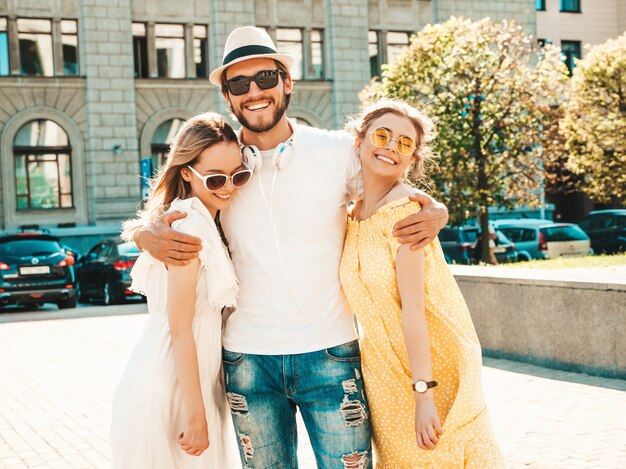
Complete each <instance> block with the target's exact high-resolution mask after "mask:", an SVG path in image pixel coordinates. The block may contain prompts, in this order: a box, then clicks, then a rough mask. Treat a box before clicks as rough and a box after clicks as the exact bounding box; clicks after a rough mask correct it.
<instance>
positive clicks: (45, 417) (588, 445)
mask: <svg viewBox="0 0 626 469" xmlns="http://www.w3.org/2000/svg"><path fill="white" fill-rule="evenodd" d="M111 308H115V309H114V310H113V309H111ZM144 308H145V306H144V305H131V306H124V307H110V308H109V309H105V308H84V309H81V310H72V311H68V312H58V313H57V312H52V311H44V312H37V313H10V314H7V313H4V314H0V377H1V379H0V468H3V469H4V468H6V469H17V468H46V469H48V468H52V469H53V468H63V469H65V468H76V469H80V468H104V467H109V460H110V450H109V445H108V427H109V422H110V416H109V413H110V405H111V395H112V392H113V388H114V386H115V384H116V382H117V378H118V376H119V375H120V373H121V371H122V369H123V367H124V365H125V360H126V357H127V356H128V354H129V353H130V350H131V348H132V346H133V344H134V342H135V340H136V339H137V337H138V335H139V334H140V332H141V330H142V327H143V324H144V322H145V319H146V316H145V315H144V314H127V313H137V312H141V311H142V310H143V309H144ZM109 313H115V315H111V316H109V315H108V314H109ZM120 313H125V314H120ZM49 317H55V319H50V320H45V319H47V318H49ZM24 319H28V321H23V320H24ZM42 319H43V320H42ZM582 345H583V344H581V346H582ZM483 378H484V384H485V392H486V395H487V401H488V403H489V408H490V412H491V416H492V420H493V424H494V427H495V432H496V435H497V437H498V440H499V443H500V445H501V447H502V450H503V451H504V453H505V455H506V458H507V461H508V463H509V466H510V468H511V469H517V468H537V469H557V468H567V469H570V468H602V469H609V468H623V467H626V381H620V380H612V379H604V378H597V377H591V376H587V375H580V374H575V373H568V372H561V371H555V370H548V369H544V368H539V367H536V366H532V365H527V364H520V363H515V362H510V361H505V360H494V359H486V360H485V368H484V375H483ZM300 442H301V443H300V450H299V455H300V467H302V468H303V469H309V468H314V467H315V465H314V460H313V456H312V453H311V449H310V446H309V445H308V442H307V439H306V437H305V436H304V435H303V436H302V437H301V438H300Z"/></svg>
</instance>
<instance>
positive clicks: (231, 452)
mask: <svg viewBox="0 0 626 469" xmlns="http://www.w3.org/2000/svg"><path fill="white" fill-rule="evenodd" d="M170 210H171V211H173V210H178V211H180V212H186V213H187V217H186V218H184V219H182V220H178V221H176V222H174V224H173V225H172V227H173V228H174V229H176V230H177V231H181V232H184V233H188V234H191V235H194V236H198V237H200V238H202V249H201V251H200V263H201V268H200V271H199V273H198V282H197V287H196V296H197V300H196V312H195V316H194V320H193V335H194V338H195V341H196V347H197V352H198V366H199V372H200V385H201V388H202V396H203V399H204V405H205V410H206V418H207V424H208V431H209V442H210V446H209V448H208V449H207V450H206V451H205V452H204V453H203V454H202V455H201V456H200V457H196V456H190V455H188V454H187V453H185V452H184V451H183V450H182V449H181V448H180V446H179V444H178V436H179V434H180V433H181V432H182V431H183V427H184V408H183V401H182V393H181V389H180V386H179V385H178V383H177V376H176V368H175V363H174V356H173V350H172V345H171V338H170V329H169V323H168V314H167V276H168V271H167V269H166V268H165V265H164V264H163V263H162V262H160V261H157V260H156V259H154V258H153V257H152V256H150V254H148V253H147V252H144V253H142V254H141V255H140V256H139V258H138V259H137V262H136V263H135V266H134V267H133V270H132V272H131V277H132V279H133V282H132V286H131V289H132V290H133V291H136V292H139V293H142V294H145V295H146V296H147V299H148V311H149V316H148V321H147V324H146V327H145V330H144V332H143V335H142V336H141V338H140V339H139V342H138V343H137V345H136V346H135V349H134V350H133V352H132V354H131V356H130V359H129V361H128V364H127V366H126V370H125V371H124V373H123V375H122V378H121V379H120V382H119V384H118V386H117V389H116V391H115V395H114V398H113V409H112V422H111V452H112V456H113V460H112V461H113V468H114V469H144V468H145V469H161V468H162V469H218V468H219V469H231V468H238V467H241V466H240V463H239V457H238V449H237V443H236V440H235V433H234V429H233V426H232V423H231V417H230V411H229V407H228V403H227V400H226V395H225V391H224V382H223V374H222V359H221V358H222V341H221V333H222V317H221V311H222V308H223V307H224V306H235V302H236V296H237V278H236V276H235V270H234V268H233V264H232V262H231V260H230V257H229V256H228V252H227V250H226V248H225V247H224V245H223V244H222V240H221V238H220V236H219V233H218V230H217V227H216V226H215V222H214V221H213V218H212V216H211V214H210V212H209V211H208V210H207V209H206V207H205V206H204V205H203V204H202V202H201V201H200V200H199V199H197V198H195V197H194V198H190V199H185V200H175V201H174V202H172V204H171V208H170Z"/></svg>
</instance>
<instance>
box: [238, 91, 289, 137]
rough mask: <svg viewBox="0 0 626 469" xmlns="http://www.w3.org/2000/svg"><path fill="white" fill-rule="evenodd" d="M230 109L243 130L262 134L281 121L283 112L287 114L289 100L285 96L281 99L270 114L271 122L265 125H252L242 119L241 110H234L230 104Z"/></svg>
mask: <svg viewBox="0 0 626 469" xmlns="http://www.w3.org/2000/svg"><path fill="white" fill-rule="evenodd" d="M247 104H249V103H247ZM230 107H231V109H232V111H233V114H234V115H235V117H236V118H237V120H238V121H239V123H240V124H241V125H242V126H243V127H244V128H246V129H248V130H249V131H251V132H255V133H263V132H267V131H268V130H271V129H273V128H274V127H275V126H276V124H278V122H279V121H280V119H282V117H283V115H284V114H285V112H287V107H289V100H288V99H287V96H285V95H283V96H282V97H281V100H280V103H278V105H277V106H276V109H275V110H274V113H273V114H272V118H271V120H270V121H269V122H267V123H263V122H260V123H256V124H253V123H252V122H250V121H249V120H248V119H246V118H245V117H244V115H243V111H242V110H241V109H235V108H234V107H233V105H232V104H231V106H230ZM242 107H243V106H242Z"/></svg>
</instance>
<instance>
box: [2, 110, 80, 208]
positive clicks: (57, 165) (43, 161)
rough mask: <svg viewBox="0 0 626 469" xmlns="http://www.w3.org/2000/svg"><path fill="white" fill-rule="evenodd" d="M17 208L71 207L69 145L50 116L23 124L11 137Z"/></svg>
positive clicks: (70, 152) (72, 199)
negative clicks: (49, 118) (13, 136)
mask: <svg viewBox="0 0 626 469" xmlns="http://www.w3.org/2000/svg"><path fill="white" fill-rule="evenodd" d="M13 155H14V157H15V194H16V199H17V210H33V209H54V208H73V207H74V198H73V195H72V161H71V155H72V147H71V146H70V141H69V139H68V137H67V133H65V131H64V130H63V129H62V128H61V127H60V126H59V125H58V124H57V123H56V122H53V121H51V120H43V119H38V120H33V121H30V122H28V123H27V124H25V125H23V126H22V127H21V128H20V130H19V131H18V132H17V134H16V135H15V139H14V140H13Z"/></svg>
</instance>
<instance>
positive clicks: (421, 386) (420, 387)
mask: <svg viewBox="0 0 626 469" xmlns="http://www.w3.org/2000/svg"><path fill="white" fill-rule="evenodd" d="M426 389H428V387H427V386H426V382H424V381H418V382H416V383H415V390H416V391H417V392H426Z"/></svg>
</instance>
